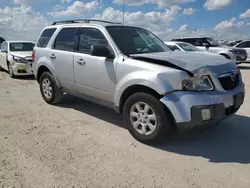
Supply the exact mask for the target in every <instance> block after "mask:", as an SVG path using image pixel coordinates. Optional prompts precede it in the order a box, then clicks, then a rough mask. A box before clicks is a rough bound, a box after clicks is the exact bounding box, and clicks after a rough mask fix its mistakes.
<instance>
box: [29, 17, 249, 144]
mask: <svg viewBox="0 0 250 188" xmlns="http://www.w3.org/2000/svg"><path fill="white" fill-rule="evenodd" d="M33 59H34V64H33V66H34V75H35V77H36V79H37V81H38V83H39V85H40V92H41V95H42V97H43V99H44V100H45V101H46V102H47V103H48V104H55V103H57V102H59V101H60V100H61V99H62V96H63V93H64V92H65V93H68V94H71V95H75V96H77V97H80V98H83V99H86V100H89V101H92V102H95V103H98V104H102V105H104V106H106V107H110V108H113V109H115V110H116V111H117V112H120V113H122V114H123V119H124V123H125V125H126V126H127V128H128V130H129V131H130V133H131V134H132V135H133V137H134V138H136V139H137V140H139V141H141V142H144V143H152V142H156V141H159V140H161V139H162V138H164V137H166V136H167V135H168V133H172V131H173V130H175V129H176V128H190V127H194V126H204V125H206V124H216V123H218V122H220V121H222V120H223V119H225V118H227V117H229V116H231V115H232V114H234V113H236V112H237V111H238V109H239V108H240V106H241V105H242V104H243V101H244V85H243V82H242V76H241V73H240V71H239V70H238V68H237V66H236V65H235V64H234V63H232V62H231V61H228V60H226V59H225V58H221V57H220V58H216V56H211V55H206V54H198V53H197V54H196V53H186V52H181V51H174V52H173V51H170V49H169V48H168V47H167V46H166V45H165V44H164V42H163V41H161V40H160V39H159V38H158V37H156V36H155V35H154V34H153V33H151V32H150V31H148V30H146V29H142V28H138V27H131V26H124V25H122V24H117V23H112V22H105V21H100V20H99V21H98V20H70V21H61V22H55V23H53V24H52V25H51V26H48V27H46V28H45V29H44V30H43V31H42V33H41V34H40V36H39V40H38V42H37V44H36V46H35V48H34V52H33ZM204 62H206V63H205V64H204Z"/></svg>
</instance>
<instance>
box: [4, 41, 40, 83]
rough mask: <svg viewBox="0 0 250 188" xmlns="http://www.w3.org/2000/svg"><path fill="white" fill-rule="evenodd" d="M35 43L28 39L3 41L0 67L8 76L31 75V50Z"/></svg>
mask: <svg viewBox="0 0 250 188" xmlns="http://www.w3.org/2000/svg"><path fill="white" fill-rule="evenodd" d="M34 46H35V43H33V42H30V41H4V42H3V43H2V45H1V52H0V69H5V70H7V71H8V72H9V75H10V77H12V78H14V77H16V76H24V75H32V74H33V72H32V51H33V48H34Z"/></svg>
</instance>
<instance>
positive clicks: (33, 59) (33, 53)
mask: <svg viewBox="0 0 250 188" xmlns="http://www.w3.org/2000/svg"><path fill="white" fill-rule="evenodd" d="M32 62H33V63H34V62H35V50H33V52H32Z"/></svg>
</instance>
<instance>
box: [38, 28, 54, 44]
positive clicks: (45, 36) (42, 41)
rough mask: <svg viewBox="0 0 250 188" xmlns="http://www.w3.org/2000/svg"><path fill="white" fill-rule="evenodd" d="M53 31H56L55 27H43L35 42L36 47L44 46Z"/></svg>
mask: <svg viewBox="0 0 250 188" xmlns="http://www.w3.org/2000/svg"><path fill="white" fill-rule="evenodd" d="M55 31H56V29H55V28H51V29H45V30H44V31H43V33H42V35H41V37H40V38H39V40H38V42H37V47H40V48H46V46H47V45H48V43H49V40H50V38H51V37H52V35H53V34H54V32H55Z"/></svg>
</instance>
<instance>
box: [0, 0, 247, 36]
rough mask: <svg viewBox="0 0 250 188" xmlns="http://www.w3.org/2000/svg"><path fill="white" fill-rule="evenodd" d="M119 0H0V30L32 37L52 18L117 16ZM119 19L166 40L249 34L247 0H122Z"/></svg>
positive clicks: (106, 17) (7, 34)
mask: <svg viewBox="0 0 250 188" xmlns="http://www.w3.org/2000/svg"><path fill="white" fill-rule="evenodd" d="M123 1H124V0H78V1H76V0H53V1H52V0H0V35H1V36H3V37H5V38H6V39H7V40H34V41H36V40H37V37H38V35H39V34H40V32H41V31H42V29H43V28H44V27H45V26H47V25H50V24H51V23H52V22H53V21H56V20H68V19H79V18H94V19H102V20H107V21H114V22H122V20H123V12H122V10H123V5H122V4H123ZM125 3H126V5H125V14H124V20H125V24H127V25H133V26H140V27H143V28H146V29H149V30H150V31H152V32H154V33H155V34H156V35H158V36H159V37H160V38H161V39H163V40H165V41H167V40H171V39H173V38H177V37H190V36H191V37H194V36H195V37H200V36H202V37H204V36H206V37H213V38H215V39H217V40H238V39H241V40H242V39H250V0H125Z"/></svg>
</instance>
